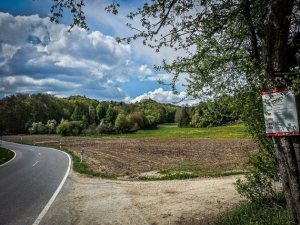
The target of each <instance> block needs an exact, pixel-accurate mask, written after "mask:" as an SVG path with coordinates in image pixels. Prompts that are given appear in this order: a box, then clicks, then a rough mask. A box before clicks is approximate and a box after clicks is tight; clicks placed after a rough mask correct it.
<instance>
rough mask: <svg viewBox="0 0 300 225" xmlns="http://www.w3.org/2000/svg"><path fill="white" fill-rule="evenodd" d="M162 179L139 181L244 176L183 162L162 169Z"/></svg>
mask: <svg viewBox="0 0 300 225" xmlns="http://www.w3.org/2000/svg"><path fill="white" fill-rule="evenodd" d="M159 173H160V174H161V175H162V176H161V177H146V176H143V177H139V180H183V179H191V178H197V177H221V176H231V175H238V174H244V172H240V171H232V170H230V169H229V168H223V167H218V168H215V169H207V168H205V167H204V166H203V167H202V166H201V165H199V163H197V162H191V161H186V160H183V161H181V162H170V163H168V164H166V165H164V166H162V167H161V169H160V171H159Z"/></svg>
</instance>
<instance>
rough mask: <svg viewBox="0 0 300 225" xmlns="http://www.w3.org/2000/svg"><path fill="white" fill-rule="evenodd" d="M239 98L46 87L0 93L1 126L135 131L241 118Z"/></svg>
mask: <svg viewBox="0 0 300 225" xmlns="http://www.w3.org/2000/svg"><path fill="white" fill-rule="evenodd" d="M236 99H237V98H236V97H229V96H223V97H220V98H218V99H215V100H214V101H206V102H200V103H199V104H197V105H195V106H189V105H184V106H178V105H174V104H167V103H158V102H156V101H154V100H152V99H146V100H142V101H141V102H136V103H124V102H117V101H98V100H95V99H89V98H87V97H85V96H71V97H68V98H58V97H55V96H53V95H50V94H43V93H38V94H32V95H29V94H14V95H9V96H6V97H4V98H2V99H0V115H1V118H0V131H1V133H2V134H4V135H5V134H54V133H57V134H60V135H62V136H70V135H72V136H78V135H97V134H113V133H130V132H136V131H138V130H140V129H151V128H156V127H157V125H158V124H162V123H174V122H175V123H178V126H179V127H195V128H198V127H211V126H219V125H224V124H228V123H233V122H236V121H238V120H241V119H242V116H241V110H238V109H236V108H234V107H231V105H234V104H233V103H234V102H235V101H236ZM225 102H226V103H225ZM228 102H229V103H230V102H231V103H232V104H229V103H228Z"/></svg>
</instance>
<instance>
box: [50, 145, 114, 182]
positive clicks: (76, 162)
mask: <svg viewBox="0 0 300 225" xmlns="http://www.w3.org/2000/svg"><path fill="white" fill-rule="evenodd" d="M55 148H56V147H55ZM56 149H58V148H56ZM59 150H61V151H64V152H66V153H68V154H69V155H70V156H71V158H72V162H73V170H74V171H75V172H78V173H81V174H86V175H90V176H94V177H102V178H109V179H115V178H117V177H118V175H109V174H105V173H98V172H95V171H93V170H91V169H89V167H88V165H87V164H86V163H85V162H84V161H83V162H80V158H79V157H78V156H77V155H75V154H74V153H73V152H72V151H70V150H68V149H65V148H62V149H59Z"/></svg>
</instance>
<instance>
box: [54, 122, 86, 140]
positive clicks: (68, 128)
mask: <svg viewBox="0 0 300 225" xmlns="http://www.w3.org/2000/svg"><path fill="white" fill-rule="evenodd" d="M83 128H84V125H83V122H82V121H70V122H69V121H65V122H63V123H61V124H60V125H58V126H57V128H56V133H58V134H60V135H62V136H79V135H80V134H81V131H82V130H83Z"/></svg>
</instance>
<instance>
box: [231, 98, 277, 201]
mask: <svg viewBox="0 0 300 225" xmlns="http://www.w3.org/2000/svg"><path fill="white" fill-rule="evenodd" d="M241 100H242V101H241V103H240V104H241V106H240V107H242V105H243V107H244V109H245V110H244V111H243V115H242V116H243V117H245V118H247V120H246V121H245V123H246V125H247V132H248V133H250V134H251V136H252V137H253V138H254V140H255V141H256V143H257V145H258V147H259V151H258V152H256V153H252V154H248V156H249V162H248V164H249V165H250V173H248V174H246V176H245V179H244V180H241V179H238V180H237V182H236V184H235V185H236V188H237V191H238V193H239V194H240V195H242V196H244V197H246V198H248V199H249V200H251V201H253V202H256V203H262V202H264V201H265V199H267V198H269V199H275V196H276V194H277V193H276V190H275V186H274V182H276V181H279V168H278V163H277V161H276V157H275V155H274V154H275V153H274V150H273V146H272V143H271V141H270V139H269V138H267V137H266V135H265V125H264V119H263V118H262V117H261V116H260V115H263V112H262V103H261V99H260V96H259V94H256V93H255V92H249V93H247V94H245V95H243V96H241ZM246 153H247V152H246Z"/></svg>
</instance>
